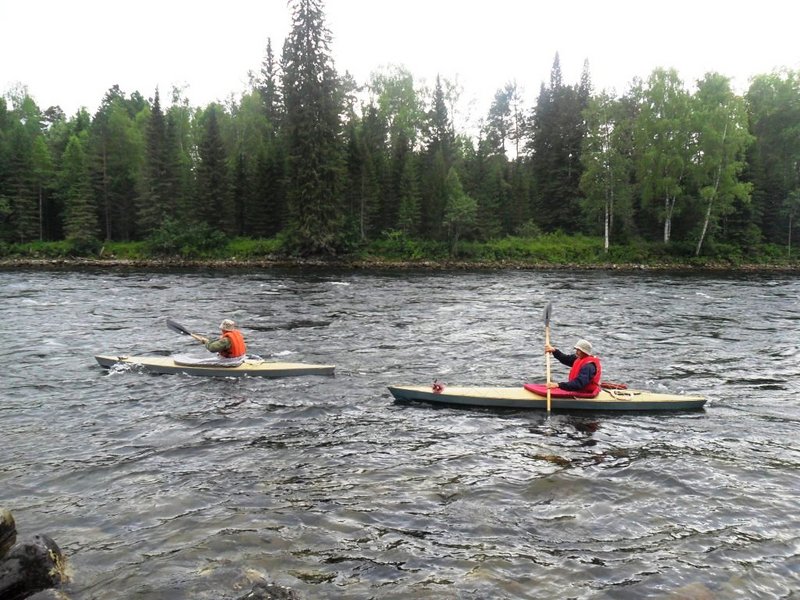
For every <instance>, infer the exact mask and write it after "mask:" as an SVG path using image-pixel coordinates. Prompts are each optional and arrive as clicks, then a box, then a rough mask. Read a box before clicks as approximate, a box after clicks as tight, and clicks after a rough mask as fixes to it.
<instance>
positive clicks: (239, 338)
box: [219, 329, 247, 358]
mask: <svg viewBox="0 0 800 600" xmlns="http://www.w3.org/2000/svg"><path fill="white" fill-rule="evenodd" d="M222 337H226V338H228V340H229V341H230V343H231V347H230V348H229V349H228V351H227V352H220V353H219V355H220V356H222V357H224V358H239V357H240V356H244V355H245V353H246V352H247V346H246V345H245V343H244V336H243V335H242V332H241V331H239V330H238V329H233V330H231V331H223V332H222Z"/></svg>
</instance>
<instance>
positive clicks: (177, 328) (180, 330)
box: [167, 319, 192, 335]
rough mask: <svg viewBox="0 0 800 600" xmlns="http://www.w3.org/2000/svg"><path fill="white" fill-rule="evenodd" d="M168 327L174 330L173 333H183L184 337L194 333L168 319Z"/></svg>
mask: <svg viewBox="0 0 800 600" xmlns="http://www.w3.org/2000/svg"><path fill="white" fill-rule="evenodd" d="M167 327H169V328H170V329H172V331H177V332H178V333H182V334H183V335H192V332H191V331H189V330H188V329H186V327H184V326H183V325H181V324H180V323H176V322H175V321H173V320H172V319H167Z"/></svg>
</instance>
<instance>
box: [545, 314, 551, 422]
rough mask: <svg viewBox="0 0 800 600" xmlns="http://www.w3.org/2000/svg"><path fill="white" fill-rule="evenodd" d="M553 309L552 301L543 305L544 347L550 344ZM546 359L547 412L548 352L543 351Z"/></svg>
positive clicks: (548, 404)
mask: <svg viewBox="0 0 800 600" xmlns="http://www.w3.org/2000/svg"><path fill="white" fill-rule="evenodd" d="M552 310H553V303H552V302H548V303H547V304H546V305H545V307H544V347H545V348H547V347H548V346H549V345H550V313H551V312H552ZM544 354H545V357H546V359H547V412H548V413H549V412H550V353H549V352H547V351H545V353H544Z"/></svg>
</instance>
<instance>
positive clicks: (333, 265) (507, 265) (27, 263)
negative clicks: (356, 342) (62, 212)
mask: <svg viewBox="0 0 800 600" xmlns="http://www.w3.org/2000/svg"><path fill="white" fill-rule="evenodd" d="M84 268H86V269H139V270H141V269H153V270H172V269H218V270H228V269H229V270H248V269H275V268H281V269H293V268H296V269H336V270H431V271H434V270H438V271H459V270H462V271H469V270H531V271H542V270H567V271H575V270H579V271H672V272H676V271H678V272H680V271H683V272H709V271H711V272H732V273H736V272H739V273H756V272H765V273H766V272H768V273H776V272H777V273H780V272H786V273H800V263H797V264H733V263H729V262H714V261H708V262H697V263H692V264H687V263H677V262H660V263H596V264H583V263H567V262H565V263H555V262H532V261H520V260H502V261H498V260H495V261H486V260H390V259H366V260H365V259H361V258H358V259H357V258H346V257H342V258H313V259H312V258H293V259H288V258H259V259H253V258H250V259H236V258H232V259H197V260H195V259H185V258H162V259H117V258H47V259H44V258H27V257H13V258H10V257H6V258H0V269H5V270H15V269H45V270H46V269H54V270H55V269H84Z"/></svg>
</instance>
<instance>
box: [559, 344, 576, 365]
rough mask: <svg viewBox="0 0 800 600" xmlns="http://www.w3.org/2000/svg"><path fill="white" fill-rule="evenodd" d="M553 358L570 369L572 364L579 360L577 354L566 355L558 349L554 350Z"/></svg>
mask: <svg viewBox="0 0 800 600" xmlns="http://www.w3.org/2000/svg"><path fill="white" fill-rule="evenodd" d="M553 356H554V357H555V359H556V360H557V361H558V362H560V363H561V364H562V365H567V366H568V367H571V366H572V363H574V362H575V361H576V360H578V356H577V355H576V354H564V353H563V352H562V351H561V350H559V349H558V348H553Z"/></svg>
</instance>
